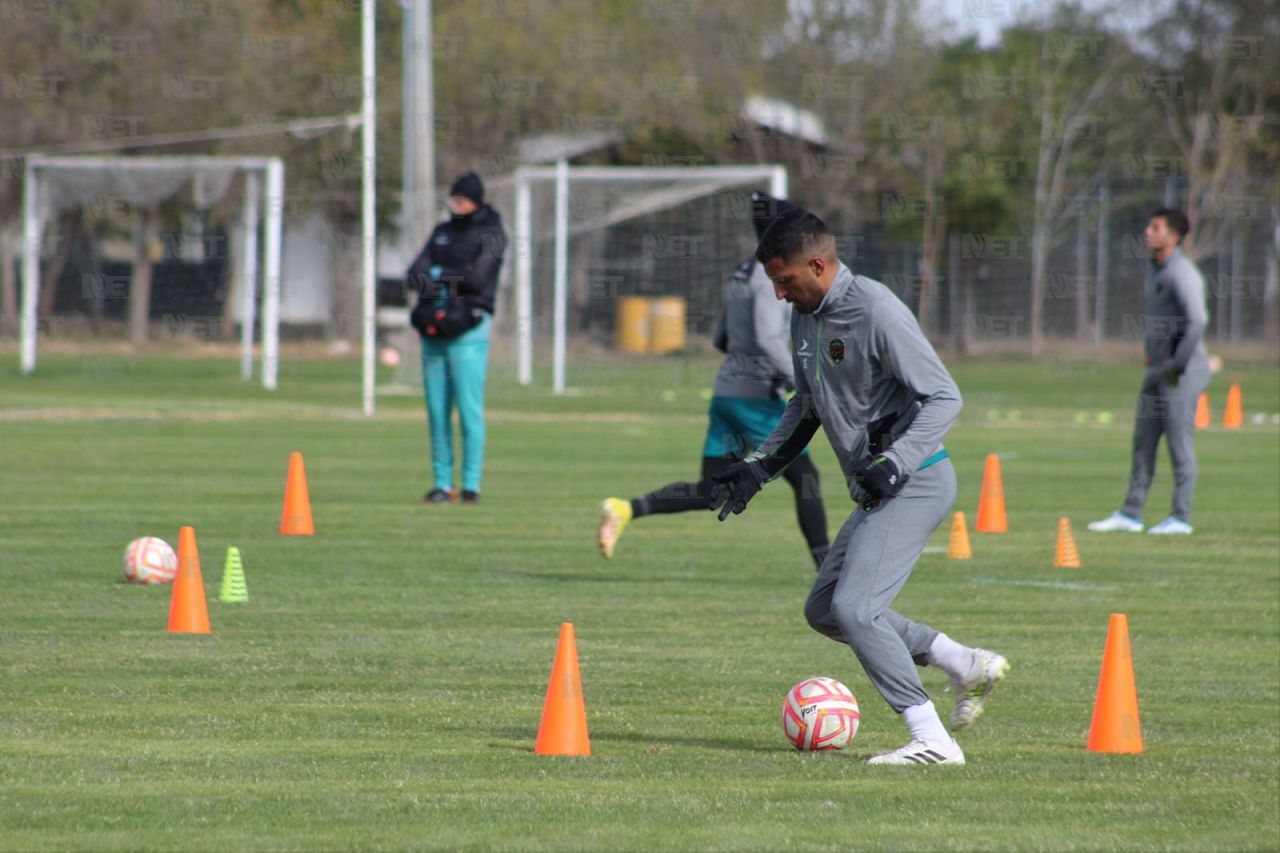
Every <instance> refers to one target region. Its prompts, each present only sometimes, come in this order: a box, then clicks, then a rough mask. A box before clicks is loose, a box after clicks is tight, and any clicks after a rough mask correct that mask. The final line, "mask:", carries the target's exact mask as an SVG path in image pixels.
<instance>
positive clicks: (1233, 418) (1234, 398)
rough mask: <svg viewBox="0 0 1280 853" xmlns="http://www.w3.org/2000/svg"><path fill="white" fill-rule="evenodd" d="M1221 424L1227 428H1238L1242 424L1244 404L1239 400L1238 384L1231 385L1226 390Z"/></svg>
mask: <svg viewBox="0 0 1280 853" xmlns="http://www.w3.org/2000/svg"><path fill="white" fill-rule="evenodd" d="M1222 425H1223V426H1224V427H1226V428H1227V429H1240V427H1241V426H1243V425H1244V405H1243V403H1242V402H1241V401H1240V386H1239V385H1232V386H1231V389H1230V390H1229V391H1227V409H1226V411H1224V412H1223V413H1222Z"/></svg>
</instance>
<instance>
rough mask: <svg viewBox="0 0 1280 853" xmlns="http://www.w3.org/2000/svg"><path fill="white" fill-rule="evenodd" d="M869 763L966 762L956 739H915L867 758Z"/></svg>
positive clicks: (924, 764) (958, 763)
mask: <svg viewBox="0 0 1280 853" xmlns="http://www.w3.org/2000/svg"><path fill="white" fill-rule="evenodd" d="M867 763H868V764H898V765H908V764H918V765H921V766H924V767H927V766H929V765H930V764H953V765H960V764H964V751H963V750H961V749H960V744H958V743H956V742H955V741H954V740H953V741H950V742H949V743H943V742H942V741H925V740H913V741H911V743H909V744H907V745H906V746H904V747H901V748H899V749H895V750H894V751H893V752H886V753H883V754H882V755H876V756H873V757H871V758H869V759H867Z"/></svg>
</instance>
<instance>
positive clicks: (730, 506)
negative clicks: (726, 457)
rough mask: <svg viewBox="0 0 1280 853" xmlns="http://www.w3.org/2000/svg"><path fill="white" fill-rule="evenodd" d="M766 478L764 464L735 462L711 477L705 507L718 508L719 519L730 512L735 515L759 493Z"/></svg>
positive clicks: (723, 518) (767, 477)
mask: <svg viewBox="0 0 1280 853" xmlns="http://www.w3.org/2000/svg"><path fill="white" fill-rule="evenodd" d="M768 479H769V476H768V474H766V473H765V470H764V466H763V465H761V464H760V463H759V462H735V463H733V464H732V465H730V466H729V467H728V468H725V469H724V471H722V472H721V473H719V474H716V475H714V476H713V477H712V478H711V482H712V484H713V485H712V486H711V502H710V503H708V504H707V509H709V510H712V511H714V510H717V509H719V510H720V520H721V521H724V520H725V519H726V518H728V517H729V513H731V512H732V513H733V514H734V515H737V514H739V513H740V512H742V511H743V510H744V509H746V508H747V503H748V502H749V501H750V500H751V499H752V498H754V497H755V496H756V495H757V494H759V493H760V490H761V489H762V488H764V483H765V481H766V480H768Z"/></svg>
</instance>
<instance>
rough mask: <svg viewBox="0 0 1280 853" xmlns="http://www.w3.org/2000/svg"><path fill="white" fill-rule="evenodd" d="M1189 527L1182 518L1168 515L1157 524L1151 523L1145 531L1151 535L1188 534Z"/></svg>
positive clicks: (1189, 531)
mask: <svg viewBox="0 0 1280 853" xmlns="http://www.w3.org/2000/svg"><path fill="white" fill-rule="evenodd" d="M1191 529H1192V528H1191V525H1190V524H1187V523H1186V522H1185V521H1183V520H1182V519H1180V518H1174V517H1173V516H1169V517H1168V518H1166V519H1165V520H1164V521H1162V522H1160V523H1159V524H1156V525H1153V526H1152V528H1151V529H1150V530H1148V531H1147V533H1149V534H1151V535H1152V536H1171V535H1172V536H1189V535H1190V534H1191Z"/></svg>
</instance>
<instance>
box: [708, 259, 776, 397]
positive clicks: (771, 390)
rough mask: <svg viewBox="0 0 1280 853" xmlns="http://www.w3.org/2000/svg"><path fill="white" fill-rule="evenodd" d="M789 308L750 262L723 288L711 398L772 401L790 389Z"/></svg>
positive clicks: (758, 269) (737, 271)
mask: <svg viewBox="0 0 1280 853" xmlns="http://www.w3.org/2000/svg"><path fill="white" fill-rule="evenodd" d="M790 324H791V306H790V305H788V304H787V303H786V302H783V301H782V300H780V299H778V297H777V295H776V294H775V293H774V292H773V282H771V281H769V277H768V276H767V275H765V274H764V266H763V265H762V264H760V263H758V262H757V261H756V260H755V259H754V258H753V259H751V260H750V261H747V262H746V263H744V264H743V265H742V266H740V267H738V268H737V269H736V270H735V271H734V273H733V275H732V276H731V277H730V278H729V281H728V282H727V283H726V284H725V286H724V306H723V307H722V308H721V309H720V317H719V318H718V319H717V320H716V328H715V334H714V337H713V340H714V341H715V345H716V348H717V349H719V350H720V351H721V352H723V353H724V354H725V360H724V361H723V362H722V363H721V364H720V370H719V371H718V372H717V373H716V382H715V388H714V390H713V392H712V393H714V394H715V395H716V396H717V397H749V398H754V399H774V398H777V397H779V396H781V395H782V393H783V392H784V391H790V390H792V389H793V388H795V386H796V382H795V372H794V371H795V369H794V368H793V367H792V365H791V330H790Z"/></svg>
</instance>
